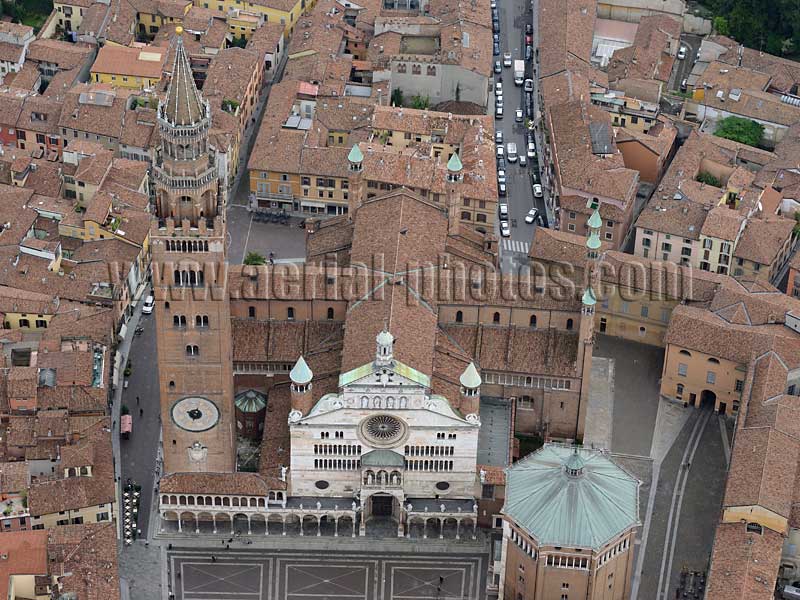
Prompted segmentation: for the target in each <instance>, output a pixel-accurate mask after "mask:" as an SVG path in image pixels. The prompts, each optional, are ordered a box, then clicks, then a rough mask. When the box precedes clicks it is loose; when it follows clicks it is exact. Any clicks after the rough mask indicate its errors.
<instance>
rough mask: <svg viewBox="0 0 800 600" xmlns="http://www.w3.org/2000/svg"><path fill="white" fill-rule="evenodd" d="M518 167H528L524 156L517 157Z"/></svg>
mask: <svg viewBox="0 0 800 600" xmlns="http://www.w3.org/2000/svg"><path fill="white" fill-rule="evenodd" d="M519 166H520V167H527V166H528V157H527V156H525V155H524V154H520V155H519Z"/></svg>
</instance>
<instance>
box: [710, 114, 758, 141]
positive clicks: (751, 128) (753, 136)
mask: <svg viewBox="0 0 800 600" xmlns="http://www.w3.org/2000/svg"><path fill="white" fill-rule="evenodd" d="M714 135H716V136H717V137H721V138H725V139H728V140H733V141H735V142H740V143H742V144H747V145H748V146H758V144H759V143H760V142H761V138H762V136H763V135H764V126H763V125H761V124H760V123H757V122H755V121H751V120H750V119H743V118H742V117H726V118H724V119H721V120H719V121H717V129H716V130H715V131H714Z"/></svg>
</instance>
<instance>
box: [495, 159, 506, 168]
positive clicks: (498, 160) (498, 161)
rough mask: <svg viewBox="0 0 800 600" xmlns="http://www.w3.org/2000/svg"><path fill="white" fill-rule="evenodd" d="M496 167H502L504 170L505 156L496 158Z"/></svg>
mask: <svg viewBox="0 0 800 600" xmlns="http://www.w3.org/2000/svg"><path fill="white" fill-rule="evenodd" d="M497 168H498V169H502V170H503V171H505V170H506V159H505V158H498V159H497Z"/></svg>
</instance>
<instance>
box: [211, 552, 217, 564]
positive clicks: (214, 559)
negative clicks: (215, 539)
mask: <svg viewBox="0 0 800 600" xmlns="http://www.w3.org/2000/svg"><path fill="white" fill-rule="evenodd" d="M211 562H212V563H215V562H217V557H216V556H214V555H213V554H212V555H211Z"/></svg>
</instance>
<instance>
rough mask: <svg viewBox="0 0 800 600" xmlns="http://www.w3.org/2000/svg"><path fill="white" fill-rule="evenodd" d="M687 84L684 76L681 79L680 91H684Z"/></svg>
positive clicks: (687, 81)
mask: <svg viewBox="0 0 800 600" xmlns="http://www.w3.org/2000/svg"><path fill="white" fill-rule="evenodd" d="M688 84H689V80H688V79H686V78H685V77H684V78H683V81H681V91H682V92H685V91H686V89H687V87H688Z"/></svg>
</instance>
